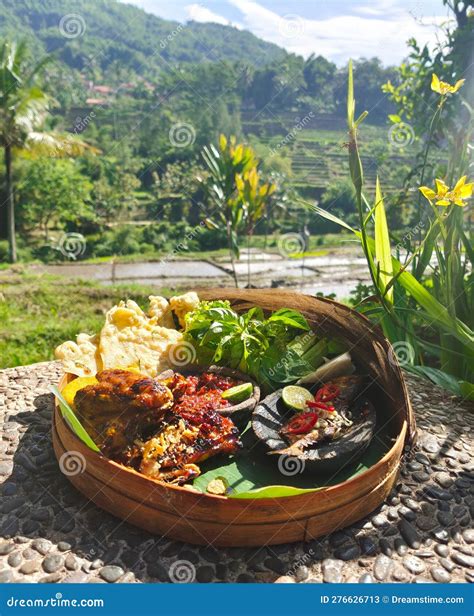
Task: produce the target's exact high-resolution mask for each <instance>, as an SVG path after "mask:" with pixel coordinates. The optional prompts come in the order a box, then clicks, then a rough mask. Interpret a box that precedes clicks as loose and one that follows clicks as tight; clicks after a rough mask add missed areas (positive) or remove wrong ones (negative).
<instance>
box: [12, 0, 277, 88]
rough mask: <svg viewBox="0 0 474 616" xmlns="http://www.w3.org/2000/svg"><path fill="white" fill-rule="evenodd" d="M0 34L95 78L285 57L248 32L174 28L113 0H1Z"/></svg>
mask: <svg viewBox="0 0 474 616" xmlns="http://www.w3.org/2000/svg"><path fill="white" fill-rule="evenodd" d="M3 36H7V37H10V38H14V39H19V38H26V39H27V40H28V43H29V45H30V46H31V47H32V48H33V49H34V50H35V52H36V53H41V52H45V51H47V52H55V53H56V54H57V56H58V58H59V59H60V60H62V61H63V62H65V63H66V64H67V65H68V66H69V67H70V68H73V69H77V70H81V71H86V72H89V73H90V75H91V76H94V77H96V78H97V77H98V76H99V75H100V74H103V73H104V72H105V71H106V70H107V69H109V68H116V67H120V70H121V71H124V69H125V70H127V69H128V70H130V71H132V72H134V73H137V74H139V75H142V76H144V77H147V76H153V75H154V74H156V72H157V71H159V70H160V69H162V68H165V67H166V66H167V64H168V63H176V62H185V63H188V62H205V61H210V62H217V61H221V60H227V61H231V62H232V61H242V62H246V63H250V64H253V65H255V66H264V65H266V64H268V63H270V62H272V61H275V60H276V61H278V60H281V59H283V58H284V57H285V56H286V52H285V51H284V50H283V49H281V48H279V47H278V46H276V45H273V44H272V43H267V42H265V41H262V40H261V39H259V38H257V37H256V36H254V35H253V34H251V33H250V32H246V31H241V30H237V29H236V28H233V27H229V26H222V25H219V24H211V23H196V22H189V23H187V24H186V25H184V24H179V23H178V22H173V21H167V20H164V19H160V18H159V17H156V16H154V15H150V14H148V13H145V12H144V11H143V10H141V9H139V8H137V7H135V6H131V5H127V4H122V3H119V2H117V1H116V0H41V2H38V1H37V0H2V2H1V4H0V37H3ZM98 73H99V75H98Z"/></svg>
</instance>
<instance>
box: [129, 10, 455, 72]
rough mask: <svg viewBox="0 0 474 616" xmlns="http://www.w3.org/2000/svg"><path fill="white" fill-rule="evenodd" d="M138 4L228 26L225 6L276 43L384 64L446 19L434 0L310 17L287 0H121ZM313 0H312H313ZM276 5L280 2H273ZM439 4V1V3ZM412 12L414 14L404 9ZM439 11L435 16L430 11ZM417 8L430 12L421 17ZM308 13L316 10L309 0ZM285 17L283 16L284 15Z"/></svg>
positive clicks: (341, 59)
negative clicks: (269, 4)
mask: <svg viewBox="0 0 474 616" xmlns="http://www.w3.org/2000/svg"><path fill="white" fill-rule="evenodd" d="M122 1H125V2H128V3H131V4H136V5H138V6H141V7H142V8H144V9H145V10H146V11H148V12H150V13H154V14H155V15H159V16H161V17H164V18H165V19H176V20H178V21H181V22H183V21H186V20H189V19H191V20H194V21H199V22H213V23H218V24H224V25H229V24H230V21H229V19H228V17H226V16H225V15H227V14H228V13H229V8H230V7H229V5H231V7H233V9H234V10H233V11H232V15H233V19H234V20H235V9H237V11H238V12H239V13H240V15H241V16H240V17H238V19H237V22H235V21H232V23H231V25H233V26H235V27H237V28H240V29H246V30H249V31H250V32H253V34H255V35H256V36H258V37H260V38H262V39H264V40H266V41H270V42H272V43H276V44H277V45H279V46H280V47H284V48H285V49H287V50H288V51H290V52H293V53H296V54H300V55H303V56H305V57H307V56H309V55H310V54H311V53H316V54H321V55H323V56H326V57H327V58H329V59H331V60H333V61H334V62H336V63H337V64H339V65H342V64H345V63H346V62H347V60H348V59H349V58H354V59H356V58H360V57H366V58H370V57H373V56H378V57H379V58H380V59H381V60H382V61H383V62H384V64H398V63H399V62H400V61H401V60H402V58H403V57H405V56H406V54H407V46H406V41H407V40H408V39H409V38H411V37H415V38H416V39H417V41H418V42H419V43H420V44H425V43H430V44H433V43H434V42H435V41H436V35H437V30H436V27H435V26H436V24H438V25H439V24H440V23H442V22H443V21H445V20H446V17H442V16H440V15H439V13H440V12H441V11H442V8H441V6H438V2H436V3H433V2H432V1H431V0H416V1H415V0H413V1H408V0H406V1H405V0H370V1H369V0H360V2H355V1H354V3H353V4H352V3H351V4H352V6H351V11H350V13H346V14H343V13H341V12H340V13H339V14H338V15H334V16H332V17H328V18H324V19H323V18H321V19H317V18H314V19H309V18H305V17H302V16H298V15H295V13H294V11H295V9H294V8H292V6H293V5H292V2H291V0H287V5H286V6H287V7H288V10H287V11H286V12H284V10H281V13H282V15H279V14H278V13H276V12H274V11H273V10H270V9H267V8H265V7H264V6H262V5H261V4H259V2H257V1H255V0H225V1H224V0H222V1H221V2H213V3H212V7H213V8H215V7H216V6H217V7H219V8H218V9H217V10H218V11H219V12H216V11H215V10H211V9H210V8H208V6H210V5H211V3H210V2H209V1H208V0H202V2H200V3H190V4H186V0H174V1H173V2H170V1H169V0H122ZM313 1H314V0H313ZM278 4H279V6H280V7H281V5H282V4H283V3H282V2H279V3H278ZM439 5H441V2H439ZM409 8H411V9H412V10H413V11H415V13H416V15H415V17H416V18H415V17H414V16H413V15H412V14H411V13H410V11H409V10H408V9H409ZM436 12H438V15H436V14H435V13H436ZM422 13H424V14H425V15H426V14H429V15H431V14H433V16H432V17H430V18H427V17H422ZM313 14H317V3H316V2H314V5H313ZM285 17H287V19H285ZM438 34H439V33H438Z"/></svg>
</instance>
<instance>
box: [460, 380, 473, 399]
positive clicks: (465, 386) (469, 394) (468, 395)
mask: <svg viewBox="0 0 474 616" xmlns="http://www.w3.org/2000/svg"><path fill="white" fill-rule="evenodd" d="M459 388H460V390H461V396H462V397H463V398H465V399H466V400H474V383H469V381H459Z"/></svg>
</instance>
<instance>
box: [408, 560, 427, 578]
mask: <svg viewBox="0 0 474 616" xmlns="http://www.w3.org/2000/svg"><path fill="white" fill-rule="evenodd" d="M403 565H404V567H405V569H408V571H410V573H413V574H414V575H418V574H419V573H423V571H424V570H425V569H426V565H425V563H424V562H423V561H422V560H420V559H419V558H417V557H416V556H407V557H406V558H404V559H403Z"/></svg>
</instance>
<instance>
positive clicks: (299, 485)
mask: <svg viewBox="0 0 474 616" xmlns="http://www.w3.org/2000/svg"><path fill="white" fill-rule="evenodd" d="M390 436H391V434H390V430H389V428H388V427H384V428H383V429H382V430H381V431H380V433H378V434H377V438H374V439H373V440H372V442H371V444H370V445H369V447H368V449H367V450H366V451H365V452H364V453H363V455H362V456H361V457H360V458H359V459H358V460H355V461H354V463H353V464H351V465H349V466H347V467H346V468H344V469H342V470H341V471H339V472H338V473H337V474H332V475H329V474H326V475H321V474H319V475H315V474H312V473H305V472H301V473H300V472H298V473H296V474H294V475H291V476H290V475H285V474H283V473H282V472H280V470H279V468H278V460H279V457H278V456H269V455H268V454H267V452H266V450H264V449H263V446H262V445H261V443H260V442H258V441H257V439H256V437H255V435H254V433H253V431H252V429H251V427H250V424H248V425H247V427H246V428H245V430H244V431H243V432H242V437H241V438H242V442H243V445H244V449H243V451H242V454H240V455H239V454H237V455H235V456H233V457H232V458H231V459H230V460H229V458H228V457H224V458H221V457H219V456H217V457H215V458H211V459H210V460H207V461H206V462H204V463H202V464H201V465H200V466H201V470H202V474H201V475H200V476H199V477H197V478H196V479H195V480H194V482H193V487H194V488H196V489H198V490H199V491H201V492H206V489H207V486H208V485H209V482H210V481H212V480H214V479H218V478H219V479H223V480H224V481H225V484H226V485H227V486H228V491H227V496H228V497H229V498H246V499H251V498H253V499H258V498H276V497H281V496H296V495H298V494H304V493H308V492H317V491H318V490H320V489H321V488H323V487H326V486H331V485H335V484H337V483H340V482H342V481H347V480H348V479H351V478H353V477H356V476H357V475H359V474H360V473H363V472H365V471H366V470H367V469H369V468H370V467H371V466H373V465H374V464H376V463H377V462H378V461H379V460H380V459H381V458H382V457H383V456H384V455H385V453H386V452H387V451H388V450H389V449H390V446H391V439H390ZM288 467H290V465H288ZM290 470H291V469H290Z"/></svg>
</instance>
